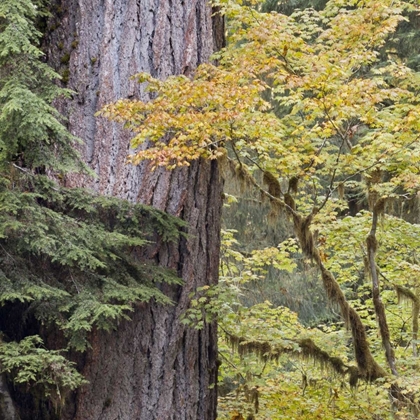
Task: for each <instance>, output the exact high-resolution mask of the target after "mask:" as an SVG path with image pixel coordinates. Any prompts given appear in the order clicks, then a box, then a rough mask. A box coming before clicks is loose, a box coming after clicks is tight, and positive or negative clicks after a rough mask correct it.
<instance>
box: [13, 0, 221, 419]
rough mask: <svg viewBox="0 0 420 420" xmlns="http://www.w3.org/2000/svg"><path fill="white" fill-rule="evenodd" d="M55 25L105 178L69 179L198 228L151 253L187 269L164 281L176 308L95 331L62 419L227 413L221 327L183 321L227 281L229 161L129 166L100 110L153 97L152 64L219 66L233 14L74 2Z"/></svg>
mask: <svg viewBox="0 0 420 420" xmlns="http://www.w3.org/2000/svg"><path fill="white" fill-rule="evenodd" d="M48 25H49V31H48V36H47V38H46V41H45V42H46V48H47V57H48V60H49V62H50V63H51V64H52V65H53V67H55V68H56V69H57V70H58V71H59V72H60V73H61V74H62V75H63V80H64V82H65V83H67V87H68V88H70V89H72V90H73V91H75V94H74V97H73V99H72V100H69V101H66V102H64V101H63V102H62V103H60V104H59V105H58V106H59V108H60V109H61V111H63V113H64V115H65V116H66V117H67V118H68V127H69V130H70V131H71V133H73V134H74V135H76V136H78V137H80V138H82V139H83V141H84V144H83V146H82V147H81V153H82V155H83V157H84V159H85V161H86V162H87V163H88V165H89V166H90V167H91V168H92V169H93V170H94V171H95V173H96V174H97V178H96V179H95V180H94V181H91V180H89V179H87V178H84V177H81V176H72V177H69V178H67V179H66V183H67V185H68V186H83V187H90V188H93V189H94V190H96V191H97V192H98V193H101V194H106V195H113V196H117V197H121V198H126V199H128V200H130V201H132V202H141V203H144V204H148V205H153V206H155V207H157V208H158V209H161V210H164V211H167V212H169V213H171V214H173V215H177V216H179V217H181V218H182V219H184V220H185V221H186V222H187V223H188V227H187V233H188V237H187V239H182V240H180V241H179V243H176V244H163V243H162V244H159V243H158V244H157V245H156V246H154V247H153V248H151V249H149V250H148V258H150V259H154V260H155V261H156V262H157V263H158V264H160V265H162V266H165V267H169V268H172V269H175V270H176V271H177V272H178V274H179V275H180V276H181V277H182V278H183V280H184V282H185V285H184V286H183V287H175V288H174V287H169V286H163V287H164V288H165V289H167V290H166V292H167V294H168V295H169V296H171V297H172V299H173V300H174V302H175V305H173V306H170V307H169V306H159V305H156V304H154V303H150V304H141V305H138V307H137V308H136V310H135V312H134V314H133V315H132V321H131V322H125V321H124V322H122V323H121V324H120V325H119V328H118V330H117V331H115V332H112V333H106V332H104V331H94V332H93V334H92V337H91V345H92V348H91V350H89V351H88V352H87V353H86V355H85V356H84V357H83V361H82V362H81V363H80V365H81V367H82V373H83V374H84V375H85V376H86V378H87V379H88V380H89V382H90V383H89V385H87V386H85V387H83V388H82V389H80V390H78V391H77V392H76V393H75V394H73V395H71V396H70V397H69V398H68V402H67V404H66V405H65V407H64V408H63V409H62V410H61V412H60V414H59V418H60V419H65V420H111V419H112V420H117V419H118V420H154V419H156V420H157V419H159V420H168V419H192V420H207V419H209V420H211V419H215V418H216V387H215V386H214V384H215V383H216V380H217V363H216V362H217V360H216V357H217V333H216V325H214V324H208V325H206V326H205V328H204V329H203V330H201V331H196V330H193V329H191V328H188V327H185V326H184V325H183V324H181V323H180V316H181V315H182V314H183V313H184V312H185V310H186V309H187V307H188V305H189V295H190V293H191V292H193V291H194V290H195V289H196V288H197V287H199V286H203V285H212V284H215V283H216V282H217V278H218V265H219V264H218V262H219V261H218V258H219V242H220V235H219V230H220V213H221V200H222V199H221V192H222V181H221V178H220V176H219V171H218V165H217V162H214V161H213V162H204V161H200V162H194V163H193V164H192V165H191V166H190V167H188V168H183V169H179V170H175V171H172V172H168V171H165V170H157V171H155V172H151V170H150V165H148V164H147V163H144V164H142V165H140V166H137V167H135V166H130V165H127V164H126V156H127V154H128V153H129V139H130V133H127V132H125V131H124V130H123V129H122V127H121V126H120V125H118V124H115V123H111V122H109V121H106V120H104V119H98V118H96V117H95V116H94V114H95V112H97V111H98V110H99V109H100V108H101V107H102V106H103V105H105V104H107V103H109V102H112V101H115V100H117V99H118V98H141V99H147V98H148V96H147V95H148V94H147V93H145V92H144V90H143V88H142V87H140V86H139V85H138V84H137V83H136V82H135V81H134V80H132V79H130V77H131V76H132V75H134V74H136V73H138V72H140V71H147V72H150V73H151V74H152V75H153V76H155V77H159V78H165V77H167V76H169V75H172V74H181V73H183V74H186V75H188V74H190V73H191V72H192V71H193V70H194V69H195V68H196V67H197V65H198V64H200V63H202V62H205V61H209V59H210V55H211V53H212V52H213V51H214V50H215V49H217V48H220V47H221V46H222V42H223V21H222V18H221V17H220V16H218V15H215V16H213V11H212V9H211V7H210V6H209V4H208V3H207V2H205V1H204V0H68V1H65V2H64V1H63V2H62V3H56V4H55V5H53V17H52V18H51V19H50V21H49V23H48ZM212 385H213V386H214V387H212ZM17 404H18V405H19V403H18V402H17ZM53 417H54V416H53V415H52V417H51V418H53ZM26 418H27V419H31V420H34V419H38V418H44V417H42V415H41V416H38V414H37V413H32V414H26V417H25V416H24V417H23V418H22V420H25V419H26Z"/></svg>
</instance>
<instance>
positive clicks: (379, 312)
mask: <svg viewBox="0 0 420 420" xmlns="http://www.w3.org/2000/svg"><path fill="white" fill-rule="evenodd" d="M383 206H384V202H383V200H378V202H377V203H376V204H375V206H374V208H373V213H372V226H371V230H370V232H369V235H368V237H367V239H366V245H367V254H368V262H369V272H370V277H371V279H372V299H373V306H374V307H375V313H376V319H377V321H378V325H379V332H380V334H381V339H382V345H383V346H384V349H385V356H386V360H387V362H388V366H389V368H390V369H391V372H392V373H393V374H394V375H398V372H397V368H396V366H395V354H394V349H393V348H392V345H391V339H390V334H389V328H388V322H387V320H386V314H385V307H384V304H383V303H382V299H381V293H380V290H379V277H378V270H377V267H376V248H377V240H376V229H377V226H378V217H379V213H380V211H381V208H383Z"/></svg>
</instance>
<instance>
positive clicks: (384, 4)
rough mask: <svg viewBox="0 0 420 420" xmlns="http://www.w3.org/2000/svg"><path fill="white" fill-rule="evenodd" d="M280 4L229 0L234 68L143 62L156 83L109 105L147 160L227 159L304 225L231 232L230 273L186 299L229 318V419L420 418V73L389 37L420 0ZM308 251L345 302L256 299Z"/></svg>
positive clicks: (224, 354)
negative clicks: (276, 235)
mask: <svg viewBox="0 0 420 420" xmlns="http://www.w3.org/2000/svg"><path fill="white" fill-rule="evenodd" d="M266 5H267V3H266V4H265V6H264V7H262V6H261V4H259V3H257V2H254V3H252V2H251V3H250V4H247V5H243V4H242V3H241V2H234V1H230V0H226V1H219V2H217V6H218V7H219V8H220V9H221V12H222V13H224V14H225V16H226V18H227V21H228V23H229V34H228V46H227V47H226V48H225V49H223V50H222V51H220V52H218V53H217V54H216V55H215V57H214V58H215V60H217V63H218V66H217V67H215V66H213V65H211V64H204V65H202V66H200V67H199V68H198V69H197V71H196V72H195V74H194V76H193V77H191V78H187V77H185V76H174V77H170V78H168V79H167V80H166V81H160V80H156V79H154V78H152V77H151V76H150V75H147V74H140V75H138V76H137V79H138V81H139V82H140V83H144V84H145V86H146V87H147V89H149V90H150V91H151V92H153V95H152V96H153V98H154V99H153V100H151V101H149V102H147V103H145V102H140V101H132V100H120V101H118V102H117V103H115V104H111V105H108V106H107V107H105V108H104V109H103V110H102V115H104V116H106V117H108V118H111V119H113V120H115V121H118V122H121V123H124V124H125V126H126V127H127V128H128V129H130V130H131V131H132V132H134V137H133V140H132V146H133V148H137V147H138V149H137V151H136V152H135V153H134V154H133V155H132V156H130V161H131V162H132V163H134V164H137V163H139V162H140V161H142V160H145V159H147V160H151V161H152V162H153V163H154V165H155V166H156V167H157V166H166V167H168V168H175V167H177V166H185V165H189V163H190V162H191V160H195V159H198V158H206V159H219V161H220V163H221V165H223V166H224V168H225V169H226V171H227V172H228V171H231V172H232V174H233V175H234V176H235V177H236V179H237V180H239V182H240V183H241V184H242V187H243V189H244V190H247V191H257V192H258V195H257V196H256V198H254V200H255V201H257V202H261V203H262V204H261V206H262V207H261V209H263V208H264V206H266V205H267V204H268V206H269V208H270V210H269V213H268V214H265V215H264V217H265V219H264V220H263V221H262V220H261V219H259V220H258V221H256V223H262V222H263V223H271V225H272V226H274V227H276V226H277V228H278V229H283V227H284V221H285V220H286V219H287V220H288V221H289V225H290V226H291V230H290V232H291V233H290V236H289V238H286V240H282V241H281V243H280V245H278V243H273V244H269V245H268V246H267V244H264V246H261V243H260V245H259V247H258V248H257V249H255V250H253V251H252V250H249V249H248V248H249V246H248V244H240V243H237V242H235V240H236V239H235V238H234V236H233V235H232V231H229V230H228V231H227V233H228V234H227V237H226V241H227V242H226V244H227V245H226V251H225V253H224V254H223V255H224V257H223V258H224V263H223V264H222V268H221V270H222V271H221V282H220V284H219V286H217V287H216V288H213V289H208V288H203V289H200V290H199V291H197V293H198V294H197V298H196V300H195V301H194V303H193V305H192V307H191V309H190V312H189V313H187V315H186V318H185V322H186V323H191V324H194V325H196V326H197V327H200V326H202V325H203V323H204V322H206V320H207V319H208V318H209V317H217V319H218V320H219V326H220V331H221V336H222V338H221V348H220V354H221V359H222V360H221V361H222V366H221V380H222V385H221V400H220V407H221V410H220V416H221V418H229V419H236V420H240V419H244V418H248V419H253V418H261V419H265V418H270V419H282V418H285V419H292V418H293V419H313V418H322V419H326V418H331V419H338V418H340V419H344V418H346V419H364V418H366V419H380V418H381V419H382V418H399V419H410V418H411V419H414V418H417V417H418V413H419V407H418V401H419V396H420V389H419V387H418V379H419V378H418V373H417V370H418V315H419V296H420V295H419V289H418V287H419V286H418V285H419V283H418V272H419V262H418V256H417V249H418V245H419V244H418V237H419V235H418V234H419V232H418V225H416V224H415V223H417V222H418V221H419V218H418V194H419V185H420V179H419V174H420V141H419V140H420V139H419V136H420V134H419V131H420V102H419V88H420V77H419V74H418V73H417V72H416V71H415V69H414V70H413V69H412V68H410V67H409V66H408V65H407V64H406V62H405V60H404V59H403V58H402V57H400V56H399V55H398V51H397V50H396V49H395V48H394V47H391V48H388V47H389V45H390V44H388V42H389V40H390V39H391V38H392V37H393V39H392V42H393V43H391V45H395V36H394V34H395V33H396V31H397V29H398V27H399V25H400V27H401V25H403V23H404V22H405V20H406V19H407V18H406V16H410V17H413V16H416V13H418V10H417V9H416V6H415V5H414V2H403V1H391V0H389V1H388V0H381V1H378V0H366V1H363V2H359V1H343V0H330V1H329V2H327V3H326V5H325V7H320V8H319V9H321V10H318V9H317V10H315V9H312V8H308V9H305V10H296V11H295V12H294V13H292V14H291V15H290V16H287V15H284V14H281V13H278V12H269V13H268V12H266V11H265V10H267V7H266ZM146 141H147V142H151V144H152V146H151V147H150V148H147V149H146V148H144V147H141V146H142V145H143V144H144V143H145V142H146ZM246 195H247V196H246V199H248V200H249V198H250V194H249V193H247V194H246ZM227 199H228V200H231V201H232V200H234V199H233V198H232V197H231V196H227ZM262 211H263V210H262ZM303 266H311V267H312V268H313V270H314V271H315V272H316V273H317V275H318V278H319V279H320V282H321V284H322V286H323V289H324V293H325V296H326V298H327V299H328V302H329V305H330V308H331V311H332V313H333V314H335V315H337V316H335V317H334V316H333V317H331V318H330V319H329V320H328V321H327V322H326V323H325V324H323V325H310V323H309V324H308V323H304V322H302V321H301V320H300V319H299V317H298V316H297V314H296V313H294V312H292V311H291V310H290V309H288V308H287V307H286V306H285V305H276V306H273V305H272V303H271V302H270V301H269V299H261V301H260V303H258V304H255V305H252V306H250V305H249V304H248V303H249V301H248V297H249V296H250V292H249V290H252V289H254V290H256V289H258V288H259V287H260V288H263V287H264V286H261V282H262V281H263V280H264V279H265V278H267V275H268V273H269V272H272V271H273V270H276V271H275V272H276V273H277V276H278V279H279V280H278V284H277V294H279V293H287V289H285V288H284V285H285V284H287V283H285V282H284V280H283V279H284V277H285V274H284V273H285V272H287V271H289V272H290V273H295V274H296V275H299V272H302V271H299V270H301V268H302V267H303ZM274 287H275V286H274V285H273V284H272V288H273V289H272V293H273V294H275V293H276V292H275V289H274ZM307 287H308V288H310V284H309V283H308V285H307ZM261 295H262V296H263V295H264V294H263V293H262V294H261ZM247 301H248V303H247Z"/></svg>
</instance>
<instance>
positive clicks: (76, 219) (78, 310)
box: [0, 0, 183, 404]
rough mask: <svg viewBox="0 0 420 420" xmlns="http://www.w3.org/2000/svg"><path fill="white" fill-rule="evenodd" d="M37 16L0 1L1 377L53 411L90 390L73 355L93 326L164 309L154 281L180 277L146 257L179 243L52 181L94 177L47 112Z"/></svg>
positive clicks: (144, 216)
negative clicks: (143, 306) (156, 245)
mask: <svg viewBox="0 0 420 420" xmlns="http://www.w3.org/2000/svg"><path fill="white" fill-rule="evenodd" d="M38 6H40V4H38ZM39 10H42V9H38V8H37V7H36V5H35V4H34V3H33V2H31V1H30V0H2V2H1V3H0V373H2V374H6V378H7V379H8V380H9V381H11V382H13V383H14V384H15V385H16V386H17V385H18V384H23V385H24V386H23V388H22V389H25V390H26V391H27V390H29V391H30V392H32V393H33V394H34V395H36V396H37V398H43V397H44V396H48V397H50V398H51V399H52V400H53V402H54V403H56V404H59V403H60V402H61V401H62V398H64V396H65V393H66V392H67V391H69V390H72V389H74V388H76V387H77V386H80V385H81V384H83V383H84V382H85V381H84V379H83V377H82V376H81V375H80V374H79V373H78V372H77V370H76V369H75V365H74V363H73V362H71V361H70V360H69V358H68V355H69V351H70V350H72V349H73V351H74V350H77V351H83V350H85V349H86V348H87V347H88V346H89V340H88V338H89V332H90V331H92V329H94V328H101V329H105V330H112V329H114V328H116V327H117V325H118V323H119V321H120V320H122V319H129V314H130V312H131V311H132V310H133V309H134V306H135V304H136V303H137V302H145V301H150V300H151V299H154V300H155V301H157V302H160V303H162V304H170V303H171V302H170V299H169V298H168V297H167V296H165V295H164V294H163V293H162V292H161V291H160V284H162V283H168V284H180V279H179V278H178V277H177V276H176V274H175V273H172V272H168V271H164V270H162V269H158V268H157V267H154V266H153V265H152V264H151V263H150V262H147V261H142V258H141V255H142V254H141V249H142V248H144V247H145V246H147V244H148V243H150V242H151V241H156V240H163V241H172V240H177V239H178V237H179V232H180V228H181V227H182V226H183V224H182V222H181V221H179V220H177V219H175V218H172V217H171V216H169V215H166V214H163V213H160V212H158V211H157V210H155V209H153V208H150V207H146V206H140V205H133V204H130V203H128V202H127V201H123V200H118V199H115V198H109V197H100V196H95V195H94V194H92V193H90V192H88V191H85V190H82V189H69V188H64V187H62V186H60V185H59V182H57V181H56V180H59V179H61V178H62V177H63V176H65V174H66V173H68V172H70V171H76V170H78V171H84V172H86V173H88V172H89V171H88V170H87V168H86V167H85V166H84V164H83V163H82V162H81V160H80V159H79V156H78V154H77V152H76V149H75V147H74V146H75V143H76V142H77V141H78V140H77V139H75V138H74V137H73V136H71V135H70V134H69V133H68V131H67V130H66V128H65V126H64V125H63V121H62V118H61V116H60V115H59V113H58V112H57V110H56V109H55V108H54V107H53V106H52V101H53V100H54V99H56V98H58V97H59V96H60V95H67V94H68V93H69V92H68V91H66V90H63V89H61V88H59V87H57V85H56V83H55V82H56V81H57V79H58V78H59V76H58V75H57V74H56V73H54V71H53V70H52V69H50V68H49V67H48V66H47V65H46V64H45V63H44V62H43V61H42V57H43V53H42V51H41V50H40V48H39V45H38V44H39V41H40V37H41V34H40V33H39V32H38V30H37V29H36V27H35V26H34V22H35V20H36V18H37V17H39V13H40V12H39Z"/></svg>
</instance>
